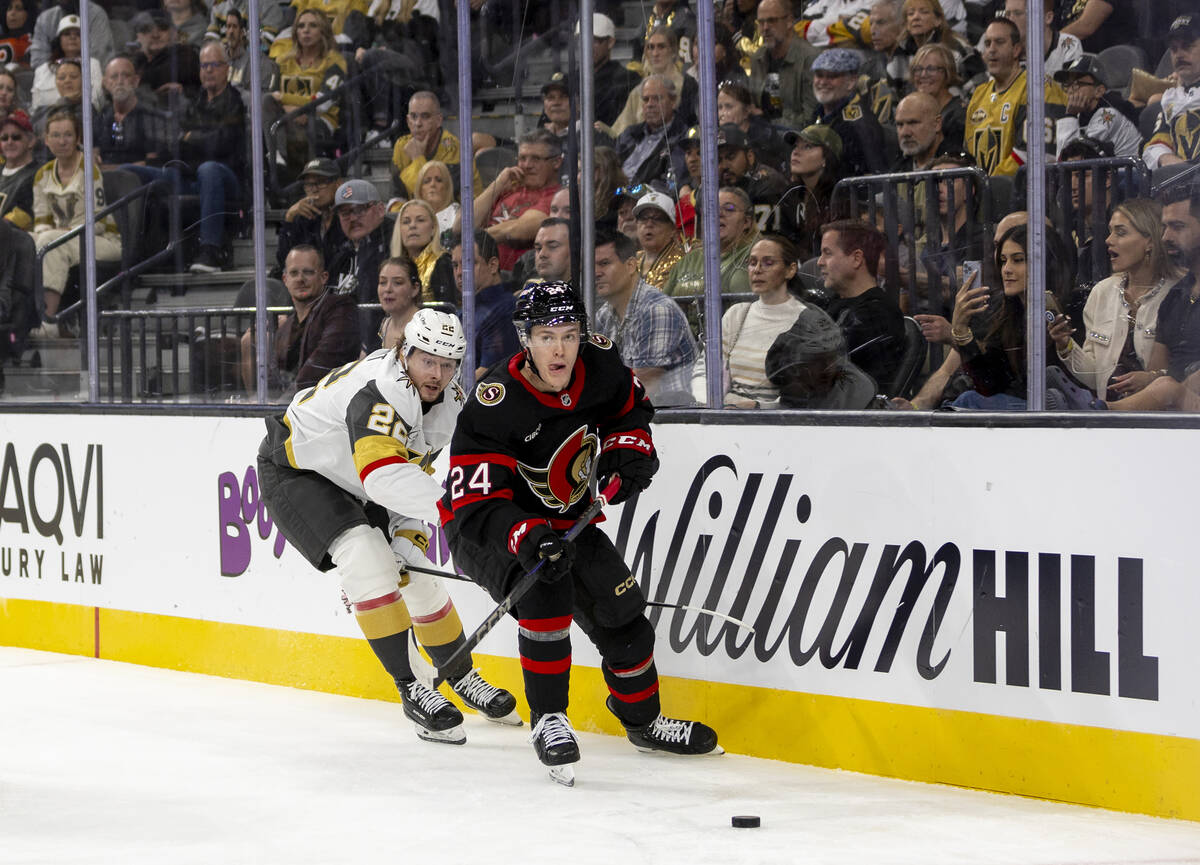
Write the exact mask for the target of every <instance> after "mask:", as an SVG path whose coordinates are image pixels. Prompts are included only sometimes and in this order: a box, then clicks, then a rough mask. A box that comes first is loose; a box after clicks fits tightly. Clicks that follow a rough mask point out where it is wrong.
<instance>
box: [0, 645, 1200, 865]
mask: <svg viewBox="0 0 1200 865" xmlns="http://www.w3.org/2000/svg"><path fill="white" fill-rule="evenodd" d="M466 731H467V736H468V740H469V741H468V743H467V744H466V745H465V746H462V747H457V746H452V745H436V744H431V743H427V742H421V741H419V740H418V739H417V738H416V736H415V735H414V734H413V732H412V728H411V726H410V725H409V723H408V722H407V721H406V720H405V719H404V717H403V716H402V714H401V711H400V707H399V705H398V704H394V703H385V702H379V701H371V700H357V699H352V698H348V697H338V696H333V695H330V694H321V693H315V692H310V691H301V690H295V689H291V688H281V687H274V686H270V685H261V684H256V683H251V682H240V681H233V680H227V679H219V678H215V677H210V676H200V675H194V674H189V673H179V672H173V671H169V670H159V669H154V668H150V667H139V666H135V665H131V664H121V663H115V662H110V661H98V660H93V659H89V658H80V657H73V656H66V655H55V654H48V653H43V652H32V651H27V650H22V649H9V648H0V863H3V865H42V863H46V865H70V863H88V865H97V863H122V865H143V863H145V865H188V863H197V865H257V863H269V865H307V863H321V865H330V863H354V865H370V863H396V865H400V863H414V865H434V863H437V865H446V863H478V865H508V863H513V865H517V863H520V865H534V863H555V865H559V863H561V865H590V863H597V865H599V863H603V865H640V863H655V865H660V863H687V865H705V863H722V865H725V863H754V865H759V863H806V865H809V863H811V865H817V863H838V865H845V863H854V865H856V863H864V865H867V863H870V865H878V863H922V865H934V863H955V865H960V863H1022V865H1035V863H1037V865H1041V863H1046V865H1050V863H1114V865H1116V863H1120V865H1134V863H1155V865H1166V863H1184V862H1194V863H1200V825H1198V824H1193V823H1188V822H1183V821H1171V820H1160V819H1154V818H1149V817H1139V816H1134V815H1128V814H1115V813H1110V812H1106V811H1101V810H1098V809H1090V808H1081V807H1075V806H1068V805H1062V804H1056V803H1050V802H1041V801H1037V800H1031V799H1023V798H1019V797H1014V796H1000V795H994V794H988V793H980V792H975V791H970V790H962V789H957V788H952V787H940V786H935V785H928V784H916V783H911V782H905V781H896V780H889V779H881V778H874V777H870V776H865V775H857V774H852V773H847V772H835V771H828V770H822V769H813V768H809V767H805V766H795V765H790V764H786V763H778V762H773V761H769V760H758V759H752V758H748V757H739V756H735V755H732V754H726V755H725V756H722V757H712V758H692V759H681V758H672V757H664V756H659V755H644V754H640V753H638V752H636V751H635V750H634V749H633V748H632V747H631V746H630V745H629V744H628V743H626V742H625V741H624V740H622V739H617V738H614V737H608V736H599V735H591V734H584V735H583V736H582V742H581V744H582V751H583V759H582V761H581V762H580V763H579V764H578V766H577V775H578V782H577V784H576V786H575V788H574V789H566V788H564V787H561V786H559V785H557V784H554V783H552V782H551V781H550V780H549V778H548V777H547V776H546V773H545V770H544V769H543V768H542V766H541V765H540V764H539V763H538V761H537V759H536V758H535V757H534V754H533V750H532V748H531V747H530V745H529V744H528V742H527V740H526V737H527V735H528V727H523V728H520V729H514V728H512V727H500V726H497V725H493V724H488V723H486V722H484V721H482V720H480V719H478V718H477V717H474V716H469V717H468V718H467V722H466ZM801 734H802V733H801ZM1197 783H1200V779H1198V780H1197ZM735 814H757V815H759V816H761V818H762V828H760V829H733V828H731V827H730V822H729V821H730V817H731V816H733V815H735Z"/></svg>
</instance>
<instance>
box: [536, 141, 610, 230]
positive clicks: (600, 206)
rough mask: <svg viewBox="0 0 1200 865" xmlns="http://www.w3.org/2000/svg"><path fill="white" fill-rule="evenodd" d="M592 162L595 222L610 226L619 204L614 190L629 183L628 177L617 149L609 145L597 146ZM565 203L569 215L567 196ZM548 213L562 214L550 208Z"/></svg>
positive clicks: (552, 204) (552, 214)
mask: <svg viewBox="0 0 1200 865" xmlns="http://www.w3.org/2000/svg"><path fill="white" fill-rule="evenodd" d="M593 162H594V164H595V168H596V194H595V196H594V197H593V201H594V203H595V208H596V224H597V225H607V226H609V227H612V226H614V225H615V224H616V222H617V208H618V207H619V206H620V202H619V201H618V200H617V197H616V192H617V190H618V189H621V188H623V187H626V186H628V185H629V178H628V177H626V176H625V172H624V171H622V170H621V158H620V157H619V156H618V155H617V151H615V150H613V149H612V148H611V147H597V148H596V150H595V153H594V155H593ZM581 179H582V178H581ZM556 195H557V193H556ZM565 204H566V207H567V209H568V217H569V211H570V206H571V202H570V199H569V198H568V200H567V201H566V202H565ZM553 206H554V203H553V201H551V207H553ZM550 215H551V216H562V215H563V214H561V213H555V212H554V211H553V210H551V211H550Z"/></svg>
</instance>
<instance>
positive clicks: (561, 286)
mask: <svg viewBox="0 0 1200 865" xmlns="http://www.w3.org/2000/svg"><path fill="white" fill-rule="evenodd" d="M571 323H577V324H578V325H579V328H580V333H581V335H582V336H583V337H584V338H586V337H587V335H588V321H587V309H586V308H585V307H584V305H583V303H582V302H581V301H580V300H579V297H578V296H577V295H576V294H575V289H574V288H573V287H572V286H571V284H570V283H569V282H544V283H537V284H535V285H531V286H529V287H528V288H526V289H525V290H524V291H522V292H521V294H520V295H519V296H518V297H517V306H516V309H514V310H513V324H514V325H515V326H516V328H517V337H518V339H519V340H520V341H521V347H522V348H525V349H528V348H529V333H530V331H532V330H533V328H534V327H535V326H537V325H544V326H546V327H552V326H554V325H556V324H571Z"/></svg>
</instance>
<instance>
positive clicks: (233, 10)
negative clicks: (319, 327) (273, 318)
mask: <svg viewBox="0 0 1200 865" xmlns="http://www.w3.org/2000/svg"><path fill="white" fill-rule="evenodd" d="M142 2H143V3H144V2H146V0H142ZM290 5H291V4H285V3H284V2H282V0H263V2H261V3H259V6H258V16H259V21H258V32H259V39H260V44H261V46H262V48H263V50H264V51H265V50H266V49H268V48H269V47H270V46H271V44H272V43H273V42H274V41H275V40H276V39H277V38H278V37H279V33H280V31H281V30H283V29H284V15H285V13H284V7H285V6H290ZM231 18H232V19H233V20H230V19H231ZM235 30H236V31H239V32H236V33H235V32H234V31H235ZM247 32H249V26H248V25H247V23H246V2H245V0H215V2H214V3H213V4H212V15H211V17H210V19H209V23H208V32H207V34H205V35H206V38H209V39H220V40H221V41H222V42H224V43H225V50H226V51H228V52H229V58H230V60H229V62H230V63H232V64H233V65H234V67H235V68H236V67H237V62H236V60H235V57H238V56H241V55H240V53H239V52H236V51H234V50H233V45H234V43H236V42H239V41H240V42H241V43H242V44H243V45H245V41H246V33H247ZM269 65H271V66H274V65H275V64H274V63H271V64H269ZM229 83H230V84H232V85H233V86H234V87H237V88H238V89H239V90H240V89H242V88H241V86H240V85H239V84H238V82H237V81H234V80H231V81H230V82H229ZM242 95H243V96H245V95H246V94H244V93H243V94H242ZM282 285H283V284H282V283H280V286H281V287H282Z"/></svg>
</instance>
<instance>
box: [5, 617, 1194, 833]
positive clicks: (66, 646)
mask: <svg viewBox="0 0 1200 865" xmlns="http://www.w3.org/2000/svg"><path fill="white" fill-rule="evenodd" d="M99 620H100V639H99V646H100V656H101V657H103V658H108V659H111V660H116V661H127V662H131V663H136V664H146V665H149V666H155V667H167V668H170V669H176V670H189V671H192V672H197V673H208V674H211V675H218V676H226V677H230V678H238V679H249V680H253V681H258V682H268V683H271V684H276V685H290V686H293V687H300V688H309V689H312V690H319V691H328V692H331V693H336V694H346V695H348V696H354V697H369V698H374V699H384V700H391V701H397V700H398V699H399V697H398V695H397V693H396V690H395V686H394V685H393V684H392V682H391V680H390V679H389V678H388V676H387V675H386V673H384V671H383V669H382V667H380V665H379V662H378V661H377V660H376V659H375V657H374V655H373V653H372V652H371V649H370V647H369V646H368V645H367V643H366V641H365V640H361V639H348V638H345V637H329V636H322V635H318V634H304V633H298V632H292V631H281V630H276V629H272V628H259V627H252V626H248V625H230V624H225V623H221V622H206V621H200V620H196V619H183V618H175V617H171V616H160V615H153V614H148V613H131V612H124V611H120V610H104V609H102V610H100V617H99ZM94 638H95V631H94V608H92V607H82V606H73V605H68V604H49V603H43V602H35V601H16V600H8V601H4V600H2V599H0V645H11V646H21V647H24V648H32V649H42V650H46V651H55V652H67V653H74V654H85V655H90V654H92V651H93V646H94V645H95V642H94ZM475 662H476V665H477V666H479V667H480V669H481V671H482V672H483V674H484V676H485V678H487V679H488V681H490V682H492V683H493V684H495V685H497V686H499V687H503V688H507V689H508V690H510V691H512V692H513V693H514V694H516V695H517V698H518V702H519V706H518V708H519V711H520V712H521V713H522V714H523V716H524V717H525V718H526V719H528V717H529V715H528V707H527V706H526V705H525V701H524V699H523V694H522V690H523V689H522V684H521V683H522V678H521V670H520V666H519V663H518V662H517V660H516V659H515V658H498V657H488V656H480V655H476V656H475ZM443 691H444V692H446V693H447V694H448V696H450V697H451V698H454V695H453V693H452V692H450V690H449V689H448V688H445V689H443ZM661 693H662V704H663V712H664V713H665V714H667V715H671V716H674V717H679V718H700V719H703V720H704V721H705V722H707V723H709V724H711V725H712V726H713V727H715V728H716V729H717V731H718V732H719V734H720V737H721V743H722V744H723V745H724V746H725V748H726V749H727V750H729V751H731V752H735V753H740V754H749V755H752V756H756V757H766V758H770V759H776V760H785V761H789V762H795V763H806V764H810V765H815V766H826V767H831V768H839V769H847V770H851V771H856V772H865V773H869V774H874V775H886V776H892V777H897V778H906V779H910V780H914V781H930V782H935V783H942V784H954V785H959V786H964V787H974V788H979V789H984V790H995V791H999V792H1006V793H1016V794H1020V795H1025V796H1035V797H1038V798H1043V799H1057V800H1061V801H1065V802H1075V803H1079V804H1084V805H1096V806H1100V807H1104V808H1112V809H1116V810H1121V811H1134V812H1139V813H1144V814H1152V815H1156V816H1161V817H1177V818H1183V819H1187V820H1200V784H1197V783H1196V779H1197V778H1200V741H1198V740H1196V739H1185V738H1180V737H1173V736H1160V735H1152V734H1147V733H1131V732H1126V731H1121V730H1107V729H1103V728H1099V727H1085V726H1079V725H1070V724H1055V723H1050V722H1047V721H1029V720H1024V719H1020V718H1005V717H1000V716H995V715H984V714H979V713H973V712H959V711H952V710H947V709H930V708H923V707H917V706H903V705H898V704H893V703H881V702H875V701H871V700H854V699H848V698H843V697H829V696H822V695H818V694H802V693H796V692H792V691H780V690H774V689H769V688H754V687H749V686H745V685H728V684H720V683H712V682H702V681H698V680H693V679H673V678H666V677H664V678H663V682H662V692H661ZM606 694H607V689H606V688H605V686H604V679H603V677H602V676H601V674H600V671H599V670H598V669H596V668H594V667H575V668H573V669H572V671H571V706H570V712H569V713H570V716H571V720H572V722H573V723H574V724H575V726H576V727H577V728H578V729H581V730H590V731H595V732H605V733H611V734H614V735H620V734H621V733H622V731H621V727H620V725H619V724H618V723H617V721H616V720H615V719H614V718H613V717H612V715H610V714H609V713H608V711H607V710H606V709H605V708H604V697H605V696H606ZM522 741H523V740H522Z"/></svg>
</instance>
